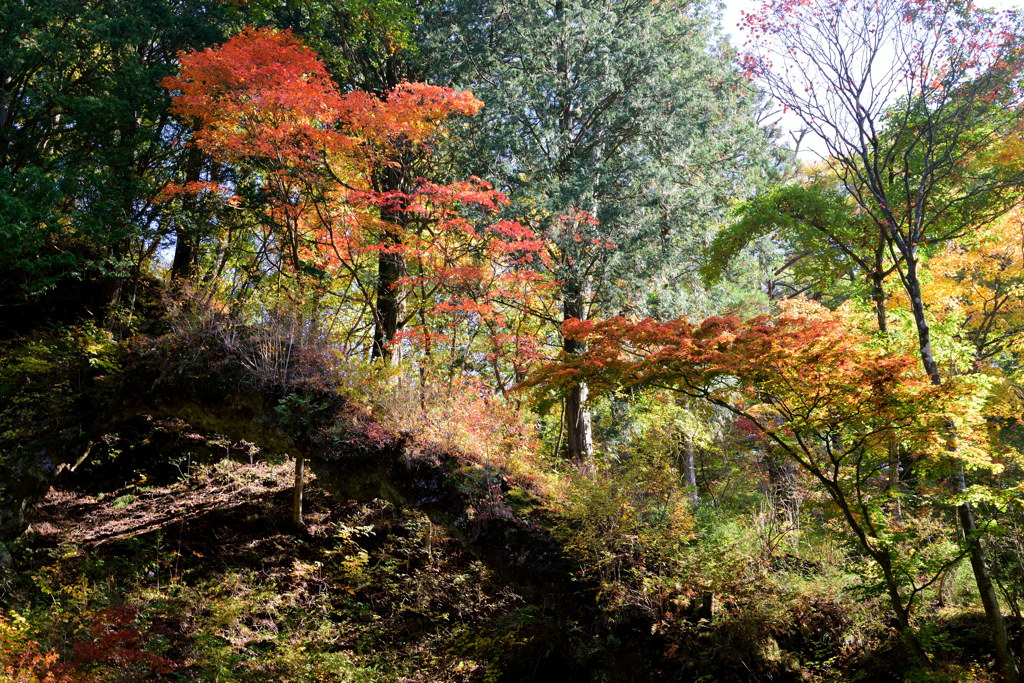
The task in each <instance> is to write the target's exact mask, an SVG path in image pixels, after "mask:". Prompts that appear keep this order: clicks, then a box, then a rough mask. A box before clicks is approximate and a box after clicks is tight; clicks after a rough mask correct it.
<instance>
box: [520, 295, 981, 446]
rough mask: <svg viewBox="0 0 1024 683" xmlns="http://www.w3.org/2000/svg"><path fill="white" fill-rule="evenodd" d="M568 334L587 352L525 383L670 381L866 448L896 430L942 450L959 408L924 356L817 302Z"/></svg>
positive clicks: (767, 426) (777, 426)
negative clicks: (885, 342)
mask: <svg viewBox="0 0 1024 683" xmlns="http://www.w3.org/2000/svg"><path fill="white" fill-rule="evenodd" d="M564 332H565V334H566V335H567V336H568V337H571V338H574V339H578V340H581V341H584V342H586V343H587V345H588V348H587V350H586V351H585V352H584V353H581V354H578V355H576V356H565V357H563V358H562V359H561V360H560V361H559V362H557V363H552V364H548V365H546V366H544V367H543V368H541V369H540V370H539V371H538V372H537V373H536V374H535V375H534V376H533V377H532V378H531V379H530V381H529V384H531V385H540V384H543V385H569V384H573V383H576V382H581V381H583V382H587V383H589V384H590V385H591V387H592V388H593V389H594V390H595V391H597V392H611V391H615V390H617V389H619V388H622V387H638V388H643V387H662V388H670V389H672V390H675V391H678V392H681V393H684V394H687V395H690V396H693V397H695V398H702V399H705V400H709V401H711V402H713V403H715V404H717V405H721V406H723V407H726V408H728V409H729V410H731V411H732V412H734V413H735V414H737V415H739V416H742V417H744V418H745V420H744V424H746V425H748V426H751V427H756V429H757V430H758V431H760V432H762V433H764V434H765V435H768V436H773V437H778V438H780V439H791V438H794V437H796V438H800V437H801V436H802V435H804V436H814V437H815V438H816V439H817V440H818V441H819V442H820V441H821V440H822V439H824V440H826V441H830V442H832V443H836V444H839V443H842V448H843V449H844V450H848V449H850V448H853V447H856V448H858V449H865V448H868V449H870V448H875V447H879V448H884V447H886V445H887V444H888V439H890V438H891V436H892V435H893V434H894V433H895V432H897V431H898V432H899V435H900V438H902V439H908V438H913V439H915V440H916V441H917V442H918V445H919V446H921V447H928V446H929V445H931V446H936V445H939V444H938V441H937V440H938V439H939V438H941V434H943V433H945V432H946V431H947V430H945V429H944V428H943V426H944V425H945V424H946V423H947V421H948V419H949V418H950V415H949V411H951V410H955V409H956V408H957V406H958V405H959V404H960V403H961V401H959V398H958V393H957V392H959V391H960V390H961V389H960V388H958V387H956V386H954V384H953V383H948V384H947V385H944V386H941V387H936V386H933V385H932V384H931V383H930V382H928V381H927V377H925V376H924V375H923V374H922V373H921V371H920V369H919V362H918V361H917V359H916V358H914V357H912V356H909V355H891V354H889V353H887V352H886V351H885V350H884V349H883V348H881V347H880V346H879V345H878V344H877V343H876V342H875V340H874V339H872V338H871V337H870V336H868V335H867V334H864V333H862V332H861V331H860V330H859V328H858V325H857V323H856V321H855V320H853V319H851V318H850V317H848V316H846V315H844V314H842V313H836V312H832V311H828V310H827V309H824V308H822V307H818V306H812V305H811V304H810V303H805V304H802V305H800V306H795V307H793V308H791V309H789V310H787V311H784V312H783V313H782V314H781V315H779V316H775V317H772V316H768V315H761V316H757V317H755V318H751V319H749V320H740V319H739V318H736V317H713V318H709V319H707V320H705V321H703V322H701V323H692V322H690V321H689V320H686V319H680V320H672V321H669V322H657V321H654V320H642V321H639V322H636V321H629V320H626V319H624V318H613V319H610V320H602V321H579V320H571V321H568V322H567V323H565V327H564ZM830 435H831V436H830Z"/></svg>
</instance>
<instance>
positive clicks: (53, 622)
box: [4, 460, 537, 683]
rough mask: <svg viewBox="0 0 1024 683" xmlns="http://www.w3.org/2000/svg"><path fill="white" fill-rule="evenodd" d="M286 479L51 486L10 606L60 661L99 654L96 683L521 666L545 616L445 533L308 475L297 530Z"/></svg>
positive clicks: (227, 474) (212, 469)
mask: <svg viewBox="0 0 1024 683" xmlns="http://www.w3.org/2000/svg"><path fill="white" fill-rule="evenodd" d="M292 472H293V466H292V464H291V463H289V462H285V463H278V464H273V463H267V462H255V463H251V464H250V463H240V462H236V461H231V460H223V461H221V462H219V463H216V464H213V465H210V466H205V467H200V468H196V469H195V471H194V472H192V473H191V474H190V476H188V477H185V478H183V479H182V480H180V481H177V482H173V483H167V484H163V485H149V486H147V485H145V484H142V483H140V484H136V485H133V486H128V487H124V488H121V489H118V490H115V491H111V492H107V493H104V494H99V493H87V492H83V491H79V490H75V489H73V488H53V489H51V490H50V491H49V493H48V495H47V497H46V499H45V501H44V502H43V504H42V505H41V506H40V507H39V509H38V510H37V512H36V513H35V514H34V516H33V522H32V526H31V528H30V530H29V531H28V532H27V533H26V534H25V536H24V537H23V539H22V540H21V541H20V546H19V547H18V548H17V550H18V553H17V554H18V557H19V561H18V562H17V566H16V569H17V570H18V571H17V573H16V574H14V575H11V576H8V577H7V581H6V585H5V586H4V591H5V593H6V596H5V597H6V600H5V601H6V602H7V603H8V604H9V605H12V606H14V607H15V610H16V611H17V612H18V613H19V614H23V615H25V616H27V617H28V618H29V620H31V621H32V622H33V623H34V624H35V625H36V627H37V628H36V630H37V632H41V631H45V632H46V634H47V637H46V638H45V639H42V638H41V639H40V642H41V644H42V645H45V646H49V647H53V648H55V649H56V650H58V651H61V652H64V653H67V654H65V655H64V656H63V659H62V660H61V661H63V662H65V663H68V664H70V665H74V664H75V662H76V661H77V660H76V657H77V654H78V653H79V652H84V651H85V650H89V651H90V652H92V653H93V656H94V660H95V661H96V662H99V664H98V665H97V666H96V667H94V668H93V673H94V674H95V678H90V677H89V676H85V677H81V676H72V677H71V678H69V679H68V680H196V681H234V680H265V681H305V680H310V681H313V680H315V681H407V682H410V683H412V682H416V681H471V680H483V678H484V676H485V675H486V674H487V672H488V671H490V672H491V675H497V673H498V669H499V668H501V667H506V668H507V667H508V666H511V665H516V666H522V664H523V663H522V662H518V663H517V655H516V652H515V650H516V647H517V645H522V641H523V640H524V636H525V633H526V631H528V630H529V629H530V625H531V623H532V622H533V621H535V619H534V618H533V617H532V616H531V615H532V614H533V613H534V610H532V609H530V607H529V606H528V605H526V604H525V603H524V601H523V600H522V599H521V598H519V596H517V595H516V594H515V593H514V592H512V591H511V590H509V589H508V588H507V587H505V586H502V585H500V584H498V583H495V582H493V581H492V580H491V577H490V575H489V572H488V570H487V569H486V567H484V565H482V564H481V563H480V562H477V561H476V560H475V559H474V558H473V557H472V556H471V555H470V554H469V553H468V552H467V551H466V550H465V549H464V548H463V547H462V546H461V544H460V543H458V542H457V541H456V540H454V539H453V538H452V537H450V536H449V535H448V534H447V533H446V532H445V530H444V529H443V528H441V527H439V526H438V525H435V524H433V523H431V521H430V520H429V519H428V518H427V517H426V516H425V515H423V514H421V513H417V512H413V511H403V510H398V509H396V508H395V507H394V506H392V505H391V504H389V503H386V502H384V501H379V500H375V501H371V502H368V503H358V502H355V501H336V500H334V499H332V498H331V496H330V494H328V493H327V492H325V491H324V490H322V489H320V488H319V487H318V486H317V485H316V482H315V478H314V477H312V476H308V478H307V488H306V494H305V514H304V521H305V523H306V528H305V530H303V531H300V532H297V531H296V530H295V529H293V527H292V525H291V523H290V521H289V520H290V515H291V503H292V477H293V474H292ZM115 607H116V608H117V609H122V608H123V609H125V610H127V612H126V613H127V615H128V617H127V618H126V617H125V613H123V612H118V613H117V615H116V618H113V617H111V612H110V610H111V608H115ZM524 608H525V609H524ZM41 624H42V625H43V626H42V628H40V625H41ZM97 624H99V625H101V628H100V629H99V631H97V629H96V625H97ZM505 640H508V642H507V643H506V642H504V641H505ZM106 641H112V642H106ZM506 646H507V647H506ZM44 649H46V648H45V647H44ZM97 650H99V651H100V652H99V656H98V657H96V656H95V655H96V651H97ZM138 652H143V653H148V654H146V656H139V655H138ZM150 655H152V656H150ZM536 661H537V660H536V658H534V662H535V663H534V665H536Z"/></svg>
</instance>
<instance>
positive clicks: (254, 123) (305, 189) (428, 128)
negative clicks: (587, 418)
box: [162, 29, 544, 315]
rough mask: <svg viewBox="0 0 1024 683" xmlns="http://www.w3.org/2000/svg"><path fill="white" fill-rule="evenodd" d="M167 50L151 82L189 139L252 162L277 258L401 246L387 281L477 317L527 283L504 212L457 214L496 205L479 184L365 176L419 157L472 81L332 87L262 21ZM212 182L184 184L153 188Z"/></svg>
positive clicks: (456, 112) (315, 258)
mask: <svg viewBox="0 0 1024 683" xmlns="http://www.w3.org/2000/svg"><path fill="white" fill-rule="evenodd" d="M180 59H181V72H180V74H179V75H178V76H173V77H169V78H166V79H165V80H164V81H163V85H164V87H165V88H167V89H169V90H171V91H172V92H173V93H174V97H173V106H172V111H173V112H174V113H175V114H177V115H178V116H180V117H182V118H183V119H185V120H188V121H191V122H193V125H194V127H195V133H194V140H195V142H194V144H196V145H197V146H199V147H200V148H201V149H203V150H204V151H206V152H207V153H209V154H210V155H211V156H213V157H214V158H216V159H218V160H219V161H221V162H223V163H229V164H243V165H249V166H250V167H252V168H255V169H257V171H258V173H262V174H263V177H264V178H265V184H266V187H267V189H268V193H269V195H270V196H271V197H274V198H275V201H274V202H273V204H272V205H271V206H269V207H264V208H263V210H264V211H265V212H266V213H267V214H268V215H269V216H270V217H271V218H272V219H273V220H272V221H271V224H272V225H276V226H281V227H280V228H279V229H281V230H282V233H283V234H282V235H281V236H280V237H279V239H278V240H277V241H276V243H278V244H280V245H289V247H290V248H289V249H283V251H284V252H285V253H283V257H284V258H285V260H286V261H289V260H290V261H300V260H301V261H303V262H305V263H307V264H310V263H311V264H315V265H316V266H318V267H320V268H323V269H325V270H330V269H331V268H332V267H337V266H341V265H348V264H352V263H353V262H355V261H356V260H357V259H358V258H359V257H360V256H361V255H366V254H373V253H379V252H391V253H401V254H402V255H403V257H404V258H405V259H406V261H407V262H415V263H416V264H417V265H418V266H420V267H419V268H416V269H411V270H410V272H411V273H414V274H412V275H410V277H409V278H408V279H406V280H403V281H401V282H399V283H398V285H397V286H401V287H405V286H410V285H419V286H421V287H423V288H424V290H425V292H427V293H429V294H430V298H433V299H435V300H436V299H438V298H439V291H440V290H439V288H440V289H447V290H449V291H450V295H449V296H448V297H447V300H445V301H443V303H441V304H440V306H439V307H438V311H439V312H450V311H452V310H454V309H459V308H461V309H462V310H464V311H465V312H470V313H476V314H484V315H486V314H488V313H489V312H490V311H491V310H492V309H493V308H494V305H493V301H494V300H495V299H496V298H500V297H505V296H512V295H515V296H522V295H523V290H524V289H525V288H527V287H528V286H529V285H530V284H531V283H533V282H535V281H536V278H523V277H522V275H521V272H522V271H523V269H524V268H529V267H530V264H533V263H535V262H537V261H538V260H539V259H542V258H543V257H544V254H543V248H544V245H543V243H542V241H541V240H539V239H538V238H537V237H536V236H535V235H534V234H533V232H532V231H531V230H529V229H527V228H526V227H524V226H522V225H520V224H518V223H514V222H510V221H499V222H496V223H494V224H493V225H488V226H486V227H478V225H477V224H476V223H475V222H474V221H473V220H471V219H470V218H468V217H467V214H476V215H480V214H482V215H484V216H487V215H493V214H494V213H496V212H497V211H498V210H499V208H500V207H501V206H502V205H504V204H505V203H507V200H506V198H505V197H504V195H503V194H502V193H500V192H498V191H496V190H495V189H494V188H493V187H492V186H491V185H490V184H488V183H487V182H485V181H483V180H480V179H479V178H475V177H473V178H470V179H469V180H466V181H459V182H452V183H448V184H439V183H434V182H430V181H428V180H425V179H422V178H420V179H417V180H416V181H415V182H412V183H411V184H412V185H413V186H412V187H411V188H408V189H404V188H403V189H401V190H399V189H394V188H393V187H392V188H387V189H380V188H379V187H378V184H377V183H375V182H374V177H375V174H377V173H379V172H382V171H386V170H388V169H389V168H398V167H401V166H402V165H403V164H405V163H407V160H408V159H409V158H410V156H411V157H414V158H415V157H418V158H420V159H421V161H422V160H423V159H424V158H429V157H430V154H431V152H432V149H431V147H432V143H433V140H434V138H435V137H436V136H437V135H438V132H439V130H440V129H441V127H442V125H443V124H444V123H445V121H446V120H448V119H449V118H451V117H453V116H470V115H473V114H475V113H477V112H478V111H479V109H480V107H481V106H482V103H481V102H480V101H479V100H477V99H476V98H475V97H473V95H472V93H470V92H468V91H456V90H453V89H451V88H445V87H440V86H434V85H429V84H425V83H403V84H401V85H399V86H398V87H396V88H394V89H393V90H392V91H390V92H389V93H387V94H386V96H385V97H383V98H380V97H376V96H374V95H371V94H369V93H366V92H361V91H354V92H350V93H347V94H342V93H341V92H340V90H339V89H338V87H337V85H336V84H335V83H334V82H333V81H332V80H331V78H330V76H329V74H328V73H327V71H326V68H325V67H324V64H323V63H322V62H321V61H320V60H319V59H317V57H316V55H315V54H314V53H313V52H312V51H311V50H310V49H308V48H307V47H305V46H304V45H303V44H302V43H301V42H300V41H299V40H298V39H297V38H296V37H295V36H293V35H292V34H291V33H290V32H288V31H279V30H276V29H247V30H246V31H244V32H242V33H241V34H239V35H237V36H235V37H234V38H232V39H230V40H228V41H227V42H226V43H224V44H223V45H220V46H216V47H212V48H209V49H206V50H203V51H199V52H193V53H183V54H182V55H181V58H180ZM217 189H218V188H217V187H216V186H214V184H212V183H207V182H203V183H191V184H188V185H185V186H181V187H178V186H174V187H170V188H168V189H166V190H165V191H164V192H163V193H162V198H164V199H171V198H174V197H176V196H179V195H181V194H188V193H193V194H195V193H199V192H215V191H216V190H217ZM481 255H483V256H484V257H485V258H484V259H481V258H480V256H481ZM292 265H293V266H298V265H299V264H298V263H293V264H292ZM431 285H436V287H431ZM452 285H456V286H455V287H454V288H453V287H452ZM441 297H442V298H443V295H441Z"/></svg>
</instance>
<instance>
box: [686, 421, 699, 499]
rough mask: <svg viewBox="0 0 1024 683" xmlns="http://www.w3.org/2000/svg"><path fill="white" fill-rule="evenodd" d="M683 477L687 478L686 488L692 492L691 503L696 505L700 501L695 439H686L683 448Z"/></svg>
mask: <svg viewBox="0 0 1024 683" xmlns="http://www.w3.org/2000/svg"><path fill="white" fill-rule="evenodd" d="M683 478H684V479H685V480H686V489H687V491H689V494H690V503H691V504H693V506H694V507H696V506H697V504H698V503H700V498H699V497H698V494H697V467H696V463H695V462H694V457H693V439H690V438H687V439H686V447H685V448H684V449H683Z"/></svg>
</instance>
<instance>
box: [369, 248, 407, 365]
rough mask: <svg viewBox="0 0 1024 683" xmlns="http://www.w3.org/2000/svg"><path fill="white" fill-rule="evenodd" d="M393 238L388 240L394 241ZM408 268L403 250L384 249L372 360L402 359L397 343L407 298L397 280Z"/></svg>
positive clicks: (379, 262)
mask: <svg viewBox="0 0 1024 683" xmlns="http://www.w3.org/2000/svg"><path fill="white" fill-rule="evenodd" d="M393 241H394V240H388V242H389V243H392V242H393ZM404 269H405V261H404V259H403V257H402V254H401V253H397V252H396V253H389V252H386V251H382V252H381V253H380V255H379V256H378V259H377V304H376V306H375V308H374V311H373V348H372V350H371V352H370V359H371V360H382V361H386V362H387V363H390V364H392V365H394V364H397V363H398V362H399V361H400V360H401V359H402V356H401V348H400V347H399V346H398V345H397V344H395V343H394V341H395V335H397V334H398V330H399V328H400V327H401V322H402V316H403V314H404V308H405V306H404V297H403V296H402V292H401V291H400V288H399V285H398V281H399V279H400V278H401V277H402V273H403V271H404Z"/></svg>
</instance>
